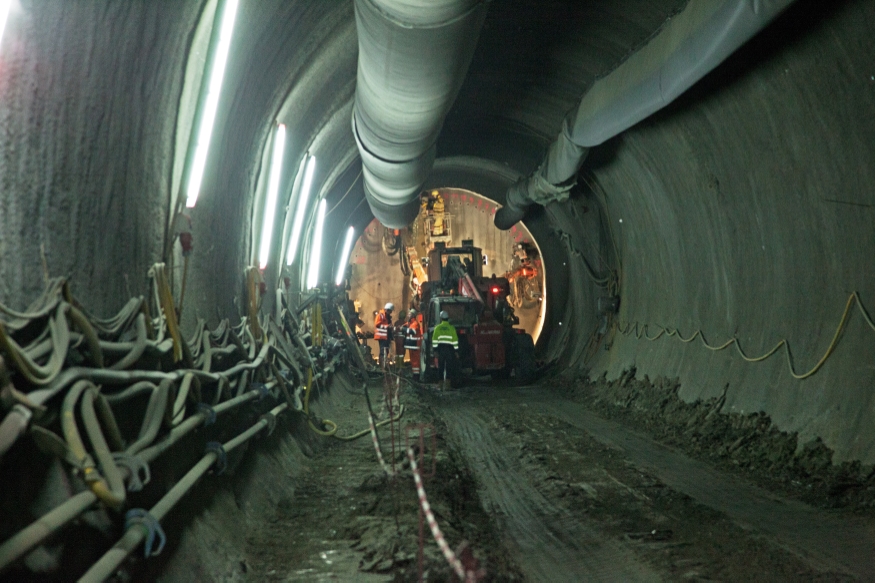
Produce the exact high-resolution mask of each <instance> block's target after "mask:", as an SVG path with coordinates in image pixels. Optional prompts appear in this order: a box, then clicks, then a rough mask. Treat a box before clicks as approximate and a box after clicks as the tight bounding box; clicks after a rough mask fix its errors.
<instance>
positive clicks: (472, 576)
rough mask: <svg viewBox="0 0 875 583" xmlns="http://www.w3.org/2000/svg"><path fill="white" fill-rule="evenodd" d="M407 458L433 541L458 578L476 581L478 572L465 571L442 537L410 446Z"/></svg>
mask: <svg viewBox="0 0 875 583" xmlns="http://www.w3.org/2000/svg"><path fill="white" fill-rule="evenodd" d="M407 458H408V459H409V460H410V469H411V470H413V481H414V482H415V483H416V493H417V494H418V495H419V505H420V506H421V507H422V511H423V513H424V514H425V520H426V521H427V522H428V527H429V528H430V529H431V534H432V536H433V537H434V540H435V542H436V543H437V545H438V547H440V549H441V552H442V553H443V554H444V558H446V560H447V562H448V563H449V564H450V567H452V568H453V571H455V572H456V575H458V577H459V579H460V580H462V581H466V582H467V583H474V582H476V581H477V580H478V579H479V578H480V573H479V572H477V571H465V567H464V566H463V565H462V561H460V560H459V559H458V558H457V557H456V553H454V552H453V550H452V549H451V548H450V545H448V544H447V541H446V540H445V539H444V533H442V532H441V528H440V527H439V526H438V523H437V521H436V520H435V519H434V513H432V511H431V506H430V505H429V503H428V499H427V498H426V497H425V489H424V488H423V487H422V478H421V477H420V475H419V468H418V467H417V465H416V454H415V453H414V452H413V448H412V447H408V448H407Z"/></svg>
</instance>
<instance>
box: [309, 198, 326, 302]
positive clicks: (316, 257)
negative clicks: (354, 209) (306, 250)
mask: <svg viewBox="0 0 875 583" xmlns="http://www.w3.org/2000/svg"><path fill="white" fill-rule="evenodd" d="M325 204H326V201H325V199H324V198H323V199H322V200H320V201H319V210H318V211H316V228H315V229H314V230H313V240H312V241H311V242H310V265H308V267H309V268H310V275H308V276H307V288H308V289H313V288H314V287H316V286H318V285H319V261H320V260H321V259H322V228H323V227H324V226H325Z"/></svg>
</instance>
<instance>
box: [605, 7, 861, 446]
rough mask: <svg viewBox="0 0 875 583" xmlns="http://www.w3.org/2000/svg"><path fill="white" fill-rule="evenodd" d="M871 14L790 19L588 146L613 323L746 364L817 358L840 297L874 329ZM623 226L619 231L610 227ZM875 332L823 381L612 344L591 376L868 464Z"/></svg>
mask: <svg viewBox="0 0 875 583" xmlns="http://www.w3.org/2000/svg"><path fill="white" fill-rule="evenodd" d="M873 21H875V4H873V3H872V2H866V1H862V0H860V1H847V2H838V3H830V4H829V5H825V4H824V3H819V2H811V1H801V2H799V3H798V4H797V5H795V6H794V7H793V8H791V9H790V10H789V11H788V12H787V13H786V14H785V15H784V16H783V17H782V18H780V19H779V20H778V21H777V22H776V23H775V24H774V25H773V26H772V27H770V28H769V29H768V30H766V31H765V33H764V34H763V35H761V36H760V37H759V38H757V39H755V40H754V41H753V42H752V43H750V44H749V45H748V46H746V47H744V48H743V49H742V50H741V51H740V52H739V53H737V54H736V55H734V56H733V57H732V58H731V59H730V61H728V62H727V63H725V64H724V66H722V67H721V68H720V69H718V70H717V71H715V72H714V73H713V74H712V75H711V76H709V77H708V78H706V79H705V80H704V81H703V83H701V84H700V85H699V86H697V87H695V88H694V89H693V90H692V91H691V92H690V93H689V94H688V95H686V96H685V97H684V98H682V99H681V100H680V101H679V102H678V103H677V104H675V105H674V106H672V107H671V108H669V110H667V111H664V112H663V113H662V114H660V115H658V116H656V117H655V118H653V119H651V120H649V121H647V122H645V123H643V124H640V125H639V126H638V127H637V128H635V129H633V130H632V131H630V132H627V134H625V135H624V136H622V137H621V138H619V139H618V140H615V141H614V142H612V143H610V144H608V145H606V146H604V148H606V149H608V150H609V151H611V157H612V159H611V160H610V161H609V162H608V163H607V164H605V165H604V166H603V167H602V168H600V169H598V170H597V171H596V173H595V175H596V179H597V181H598V182H599V184H600V185H601V186H602V187H603V188H604V190H605V192H606V195H607V199H608V202H609V206H610V210H611V214H612V217H613V223H612V228H613V230H614V232H615V234H616V236H617V239H618V240H619V246H620V254H621V256H622V258H623V281H622V292H623V307H622V311H621V314H620V319H621V321H622V322H623V323H626V322H636V321H637V322H641V323H642V324H644V323H647V324H650V325H651V327H650V328H649V330H648V333H649V334H650V335H651V336H653V335H655V334H657V333H658V331H659V328H656V327H653V325H657V324H658V325H662V326H667V327H672V328H674V327H677V328H679V329H680V331H681V332H682V333H683V334H684V335H690V334H692V333H693V332H695V331H696V330H697V329H701V330H702V331H703V332H704V334H705V337H706V338H707V340H708V341H709V342H710V343H712V344H722V343H723V342H725V341H726V340H727V339H729V338H731V337H732V336H733V335H735V336H737V337H738V339H739V340H740V342H741V344H742V346H743V348H744V350H745V351H746V352H747V353H748V354H749V355H751V356H759V355H762V354H763V353H765V352H767V351H768V350H770V349H771V348H772V347H773V346H774V345H775V344H776V343H777V342H778V341H779V340H781V339H784V338H785V339H787V341H788V342H789V345H790V347H791V348H792V353H793V358H794V365H795V367H796V370H797V371H798V372H801V371H807V370H808V369H810V368H811V367H812V366H813V365H814V364H815V363H816V362H817V361H818V360H819V359H820V358H821V356H822V355H823V354H824V351H825V350H826V349H827V347H828V345H829V344H830V341H831V339H832V337H833V334H834V332H835V330H836V326H837V325H838V324H839V321H840V319H841V316H842V311H843V309H844V307H845V302H846V300H847V298H848V295H849V294H850V293H851V292H852V291H854V290H856V291H859V292H860V294H861V297H862V298H863V300H864V302H866V304H867V306H868V308H869V310H870V312H872V311H875V270H873V269H872V257H873V256H875V228H873V224H875V210H873V209H875V198H873V192H875V167H873V165H872V160H873V159H875V125H873V124H872V123H871V120H872V119H873V117H875V68H873V65H872V55H873V54H875V35H873V34H872V24H871V23H872V22H873ZM620 220H622V223H620V222H619V221H620ZM873 362H875V332H873V331H872V330H871V329H869V328H868V327H867V325H866V324H865V322H864V319H863V318H862V317H861V315H860V314H859V313H857V309H856V307H855V308H854V313H852V314H851V316H850V321H849V323H848V326H847V329H846V330H845V333H844V335H843V337H842V338H841V341H840V344H839V346H838V348H837V349H836V351H835V353H834V354H833V355H832V357H831V358H830V360H828V361H827V362H826V364H825V366H824V367H823V368H822V370H821V371H820V372H819V373H817V374H816V375H814V376H812V377H810V378H809V379H806V380H802V381H799V380H795V379H793V378H792V377H791V376H790V373H789V371H788V366H787V362H786V358H785V355H784V353H783V349H782V350H779V352H778V353H777V354H775V355H774V356H772V357H771V358H770V359H769V360H767V361H765V362H760V363H746V362H744V361H743V360H742V359H741V358H740V357H739V355H738V354H737V353H736V351H735V348H734V347H730V348H729V349H727V350H724V351H721V352H713V351H710V350H707V349H706V348H704V347H703V346H702V345H701V343H700V342H699V341H698V340H696V341H694V342H691V343H689V344H685V343H682V342H679V341H678V340H677V339H676V338H669V337H663V338H660V339H659V340H656V341H654V342H649V341H646V340H644V339H641V340H638V339H636V338H635V336H634V335H630V336H623V335H621V334H618V335H617V336H616V337H615V339H614V348H613V350H611V351H610V353H605V355H604V356H603V357H602V358H600V359H599V361H598V365H597V366H596V368H595V372H597V373H598V372H601V371H607V372H608V375H609V377H610V378H616V376H618V375H619V374H620V372H621V371H622V370H623V369H625V368H629V367H631V366H633V365H634V366H637V369H638V372H639V374H642V375H643V374H648V375H649V376H650V377H651V378H654V377H656V376H659V375H666V376H668V377H679V379H680V382H681V387H682V388H681V396H682V397H683V398H684V399H687V400H695V399H698V398H710V397H713V396H716V395H719V394H720V393H721V392H722V390H723V387H724V385H726V384H727V383H728V384H729V390H728V393H727V400H726V406H725V408H724V410H728V411H735V412H744V413H746V412H750V411H759V410H762V411H765V412H766V413H767V414H769V415H770V416H771V417H772V419H773V420H774V422H775V423H776V424H777V425H778V427H780V428H781V429H783V430H789V431H799V433H800V440H801V441H802V442H805V441H808V440H810V439H811V438H813V437H815V436H820V437H821V438H822V439H823V440H824V442H825V443H826V444H827V445H828V446H829V447H831V448H833V449H834V450H835V452H836V459H835V460H834V461H837V462H838V461H843V460H846V459H860V460H862V461H864V462H868V463H871V462H873V461H875V423H873V422H875V391H873V388H875V367H873Z"/></svg>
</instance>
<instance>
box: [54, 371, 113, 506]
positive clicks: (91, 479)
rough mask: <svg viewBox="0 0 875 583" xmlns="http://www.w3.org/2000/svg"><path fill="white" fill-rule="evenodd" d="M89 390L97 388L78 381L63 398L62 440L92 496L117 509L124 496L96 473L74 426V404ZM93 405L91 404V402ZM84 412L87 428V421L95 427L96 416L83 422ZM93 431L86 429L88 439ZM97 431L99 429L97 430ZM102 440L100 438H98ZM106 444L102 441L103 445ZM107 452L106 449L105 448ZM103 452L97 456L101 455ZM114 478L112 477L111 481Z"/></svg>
mask: <svg viewBox="0 0 875 583" xmlns="http://www.w3.org/2000/svg"><path fill="white" fill-rule="evenodd" d="M90 389H95V390H96V389H97V387H96V386H95V385H94V384H93V383H91V382H89V381H79V382H77V383H76V384H75V385H73V387H72V388H71V389H70V391H69V392H68V393H67V396H66V397H65V398H64V403H63V405H62V407H61V427H62V429H63V431H64V438H65V440H66V441H67V447H68V448H69V449H70V452H71V453H72V454H73V456H74V457H75V458H76V459H77V460H78V461H79V465H80V467H81V469H82V472H83V477H84V478H85V482H86V483H87V484H88V487H89V488H91V491H92V492H94V495H95V496H97V498H98V499H100V501H101V502H103V503H104V504H106V505H107V506H109V507H110V508H119V507H121V505H122V504H123V503H124V495H121V496H119V495H118V492H117V491H115V489H114V488H113V487H111V486H110V485H109V484H108V483H107V481H106V479H105V478H104V477H103V476H102V475H101V474H100V472H98V471H97V467H96V465H95V463H94V460H93V458H92V457H91V455H89V454H88V451H87V450H86V449H85V444H84V443H83V441H82V437H81V435H80V434H79V428H78V427H77V426H76V404H77V403H78V402H79V397H81V396H82V394H83V393H84V392H85V391H88V390H90ZM92 403H93V402H92ZM90 410H91V411H92V412H93V410H94V408H93V406H92V407H90ZM84 417H85V411H84V409H83V422H85V423H86V426H89V421H90V422H92V423H93V424H94V426H96V424H97V417H96V415H95V416H94V417H93V419H89V421H85V420H84ZM92 430H93V426H92V427H89V428H88V431H89V437H91V435H90V432H91V431H92ZM97 430H98V431H99V427H98V428H97ZM91 439H92V445H95V447H97V444H95V443H94V441H93V440H94V438H93V437H91ZM100 439H101V440H102V436H101V437H100ZM105 443H106V442H105V441H103V444H105ZM107 451H108V448H107ZM102 453H103V452H101V453H100V454H99V456H100V455H102ZM111 460H112V456H111V455H110V461H111ZM111 463H112V466H113V467H116V466H115V462H112V461H111ZM114 478H115V476H114V477H113V479H114Z"/></svg>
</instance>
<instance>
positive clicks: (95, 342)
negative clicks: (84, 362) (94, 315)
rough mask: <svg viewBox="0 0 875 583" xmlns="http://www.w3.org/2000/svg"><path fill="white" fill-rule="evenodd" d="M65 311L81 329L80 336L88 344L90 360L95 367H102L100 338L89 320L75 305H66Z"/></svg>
mask: <svg viewBox="0 0 875 583" xmlns="http://www.w3.org/2000/svg"><path fill="white" fill-rule="evenodd" d="M67 312H68V313H69V314H70V320H71V321H72V323H73V324H74V325H76V327H77V328H79V330H81V331H82V337H83V338H84V339H85V343H86V344H88V351H89V352H90V353H91V362H92V363H93V364H94V366H96V367H97V368H103V351H102V350H101V349H100V340H99V339H98V338H97V332H95V331H94V327H93V326H92V325H91V322H89V321H88V319H87V318H86V317H85V314H83V313H82V312H81V311H79V310H78V309H77V308H76V307H74V306H72V305H69V306H67Z"/></svg>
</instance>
